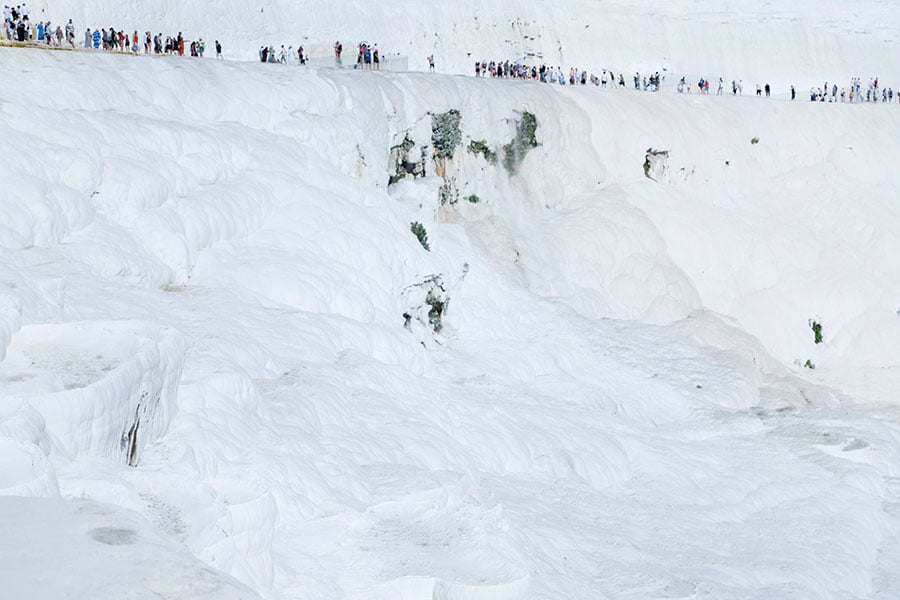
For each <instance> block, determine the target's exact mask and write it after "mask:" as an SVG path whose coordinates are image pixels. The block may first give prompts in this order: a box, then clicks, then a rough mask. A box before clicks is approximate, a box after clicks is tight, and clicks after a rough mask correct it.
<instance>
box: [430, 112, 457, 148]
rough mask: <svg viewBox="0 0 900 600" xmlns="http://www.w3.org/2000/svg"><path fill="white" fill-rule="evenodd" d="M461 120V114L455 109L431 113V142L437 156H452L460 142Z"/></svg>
mask: <svg viewBox="0 0 900 600" xmlns="http://www.w3.org/2000/svg"><path fill="white" fill-rule="evenodd" d="M461 120H462V116H461V115H460V114H459V111H458V110H455V109H454V110H448V111H447V112H445V113H438V114H434V115H431V143H432V144H433V145H434V154H435V156H437V157H438V158H453V153H454V152H455V151H456V147H457V146H459V145H460V144H461V143H462V130H461V129H460V127H459V123H460V121H461Z"/></svg>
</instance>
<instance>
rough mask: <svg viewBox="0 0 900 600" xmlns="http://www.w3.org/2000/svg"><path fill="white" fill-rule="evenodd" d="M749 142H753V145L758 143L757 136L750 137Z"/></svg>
mask: <svg viewBox="0 0 900 600" xmlns="http://www.w3.org/2000/svg"><path fill="white" fill-rule="evenodd" d="M750 143H751V144H754V145H756V144H758V143H759V138H758V137H755V138H753V139H751V140H750Z"/></svg>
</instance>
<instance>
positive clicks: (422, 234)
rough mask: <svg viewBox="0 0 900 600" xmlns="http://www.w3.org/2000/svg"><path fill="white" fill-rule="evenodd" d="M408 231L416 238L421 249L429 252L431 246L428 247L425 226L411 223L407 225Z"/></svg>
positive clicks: (414, 222)
mask: <svg viewBox="0 0 900 600" xmlns="http://www.w3.org/2000/svg"><path fill="white" fill-rule="evenodd" d="M409 230H410V231H412V232H413V235H415V236H416V239H418V240H419V243H420V244H422V247H423V248H425V250H427V251H428V252H431V246H429V245H428V232H427V231H425V226H424V225H422V224H421V223H419V222H418V221H413V222H412V223H410V224H409Z"/></svg>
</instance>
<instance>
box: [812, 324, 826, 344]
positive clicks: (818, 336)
mask: <svg viewBox="0 0 900 600" xmlns="http://www.w3.org/2000/svg"><path fill="white" fill-rule="evenodd" d="M809 328H810V329H812V330H813V341H815V343H817V344H821V343H822V342H823V341H824V340H823V338H822V324H821V323H819V322H817V321H814V320H813V319H810V320H809Z"/></svg>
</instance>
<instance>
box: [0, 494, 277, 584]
mask: <svg viewBox="0 0 900 600" xmlns="http://www.w3.org/2000/svg"><path fill="white" fill-rule="evenodd" d="M0 525H2V528H3V544H2V545H0V558H2V559H3V560H2V561H0V575H2V577H3V596H4V598H122V599H128V600H138V599H144V598H172V599H175V598H179V599H184V600H253V599H258V598H259V596H258V595H257V594H255V593H254V592H253V591H252V590H250V589H248V588H247V587H245V586H243V585H241V584H240V583H238V582H237V581H235V580H234V579H233V578H232V577H228V576H227V575H225V574H223V573H221V572H219V571H216V570H215V569H211V568H210V567H209V566H207V565H205V564H203V563H202V562H200V561H199V560H197V559H196V558H195V557H193V556H191V555H190V553H189V552H187V551H186V550H185V549H184V548H183V547H181V546H179V545H178V544H177V543H175V542H173V541H172V540H170V539H168V538H167V537H166V536H164V535H161V534H160V533H159V531H157V530H156V529H155V528H154V527H153V526H152V525H151V524H150V523H149V522H147V521H146V520H145V519H142V518H141V517H139V516H138V515H136V514H134V513H132V512H130V511H126V510H122V509H120V508H117V507H115V506H111V505H108V504H99V503H97V502H91V501H89V500H69V501H65V500H60V499H53V500H50V499H37V498H24V497H18V498H15V497H3V498H0Z"/></svg>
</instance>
